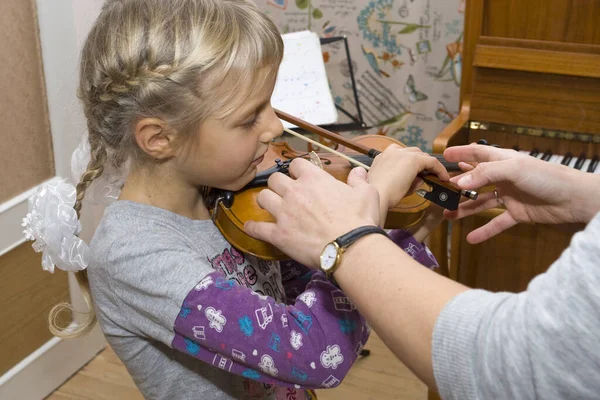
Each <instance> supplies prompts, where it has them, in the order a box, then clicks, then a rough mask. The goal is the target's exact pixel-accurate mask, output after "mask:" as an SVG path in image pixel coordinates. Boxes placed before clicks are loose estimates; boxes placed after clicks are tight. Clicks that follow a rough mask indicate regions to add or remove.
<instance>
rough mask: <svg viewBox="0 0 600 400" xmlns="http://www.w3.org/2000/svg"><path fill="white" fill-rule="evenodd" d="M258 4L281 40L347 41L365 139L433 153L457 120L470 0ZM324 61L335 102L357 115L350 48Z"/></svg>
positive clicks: (327, 49) (280, 0)
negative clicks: (299, 36)
mask: <svg viewBox="0 0 600 400" xmlns="http://www.w3.org/2000/svg"><path fill="white" fill-rule="evenodd" d="M255 1H256V2H257V4H258V5H259V7H261V8H262V9H263V10H264V11H265V12H267V13H268V14H270V15H271V16H272V17H273V18H274V19H275V20H276V21H277V23H278V25H279V28H280V29H281V32H282V33H288V32H296V31H302V30H311V31H313V32H315V33H317V34H318V35H319V36H320V37H322V38H324V37H333V36H343V35H346V36H347V37H348V41H349V48H350V54H351V58H352V68H353V71H354V74H355V79H356V87H357V89H358V95H359V102H360V108H361V111H362V114H363V119H364V122H365V123H366V124H367V126H368V127H370V128H369V129H368V130H367V131H366V133H379V134H384V135H388V136H392V137H394V138H396V139H399V140H400V141H402V142H403V143H405V144H406V145H408V146H418V147H420V148H421V149H423V150H424V151H431V147H432V141H433V138H434V137H436V136H437V135H438V134H439V133H440V132H441V130H442V129H443V128H444V127H445V126H446V125H447V124H448V123H449V122H450V121H451V120H452V119H453V118H454V117H455V116H456V115H457V112H458V104H459V88H460V76H461V53H462V35H463V20H464V7H465V0H445V1H435V0H370V1H367V0H255ZM323 56H324V59H325V62H326V68H327V74H328V78H329V80H330V86H331V91H332V94H333V97H334V99H335V101H336V103H337V104H338V105H340V106H341V107H343V108H344V109H345V110H347V111H349V112H350V113H351V114H353V115H356V114H357V113H356V107H355V101H354V98H353V94H352V90H351V89H352V85H351V79H350V73H349V71H350V68H349V65H348V60H347V57H346V50H345V47H344V45H343V42H335V43H331V44H327V45H323ZM339 115H340V122H349V121H350V120H349V119H348V118H347V117H346V116H344V115H343V113H339ZM361 133H363V134H364V133H365V132H364V131H363V132H356V131H355V132H347V133H345V135H346V136H347V135H350V136H351V135H355V134H361Z"/></svg>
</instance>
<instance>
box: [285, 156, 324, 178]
mask: <svg viewBox="0 0 600 400" xmlns="http://www.w3.org/2000/svg"><path fill="white" fill-rule="evenodd" d="M289 171H290V176H291V177H292V178H294V179H300V178H302V177H303V176H307V175H311V174H318V173H319V171H320V172H321V173H324V174H326V175H328V174H327V172H325V171H323V170H321V169H320V168H319V167H317V166H316V165H314V164H313V163H311V162H310V161H308V160H305V159H304V158H302V157H297V158H295V159H293V160H292V162H291V163H290V167H289Z"/></svg>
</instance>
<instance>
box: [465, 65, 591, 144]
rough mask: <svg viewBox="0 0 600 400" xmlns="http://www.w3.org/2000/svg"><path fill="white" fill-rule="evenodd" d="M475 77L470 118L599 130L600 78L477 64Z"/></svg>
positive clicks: (546, 126) (559, 128)
mask: <svg viewBox="0 0 600 400" xmlns="http://www.w3.org/2000/svg"><path fill="white" fill-rule="evenodd" d="M598 68H600V66H598ZM475 81H476V82H477V84H476V85H474V86H473V92H472V98H471V115H470V119H471V120H475V121H485V122H496V123H501V124H507V125H517V126H530V127H541V128H548V129H557V130H564V131H574V132H586V133H594V134H600V106H599V105H600V79H595V78H582V77H576V76H564V75H554V74H540V73H532V72H522V71H508V70H501V69H491V68H477V69H476V70H475Z"/></svg>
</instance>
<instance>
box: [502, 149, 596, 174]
mask: <svg viewBox="0 0 600 400" xmlns="http://www.w3.org/2000/svg"><path fill="white" fill-rule="evenodd" d="M514 150H517V151H518V152H519V153H521V154H527V155H529V156H531V157H535V158H537V159H540V160H543V161H548V162H549V163H551V164H561V165H565V166H567V167H569V168H575V169H577V170H580V171H585V172H590V173H593V174H600V166H599V164H600V158H599V156H598V155H593V156H588V155H587V154H585V153H581V154H579V156H575V155H573V154H572V153H567V154H565V155H560V154H552V150H546V151H544V152H541V151H539V150H538V149H533V150H531V151H527V150H519V148H518V147H516V148H515V149H514Z"/></svg>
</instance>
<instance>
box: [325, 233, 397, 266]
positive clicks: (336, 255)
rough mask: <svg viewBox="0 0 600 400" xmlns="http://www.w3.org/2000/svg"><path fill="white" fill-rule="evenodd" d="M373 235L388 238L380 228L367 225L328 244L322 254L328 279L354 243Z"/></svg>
mask: <svg viewBox="0 0 600 400" xmlns="http://www.w3.org/2000/svg"><path fill="white" fill-rule="evenodd" d="M371 233H380V234H382V235H384V236H387V233H386V232H385V231H384V230H383V229H382V228H380V227H378V226H371V225H367V226H361V227H360V228H356V229H353V230H351V231H350V232H348V233H346V234H344V235H342V236H340V237H338V238H337V239H335V240H334V241H332V242H329V243H327V245H325V247H324V248H323V251H322V252H321V265H320V267H321V271H323V272H324V273H325V274H326V275H327V276H328V277H331V276H332V275H333V273H334V272H335V270H336V269H337V267H338V266H339V265H340V261H341V259H342V253H344V252H345V251H346V249H347V248H348V247H350V245H351V244H352V243H354V242H356V241H357V240H358V239H360V238H361V237H363V236H366V235H369V234H371Z"/></svg>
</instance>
